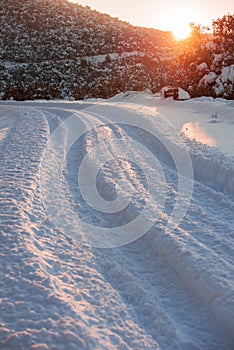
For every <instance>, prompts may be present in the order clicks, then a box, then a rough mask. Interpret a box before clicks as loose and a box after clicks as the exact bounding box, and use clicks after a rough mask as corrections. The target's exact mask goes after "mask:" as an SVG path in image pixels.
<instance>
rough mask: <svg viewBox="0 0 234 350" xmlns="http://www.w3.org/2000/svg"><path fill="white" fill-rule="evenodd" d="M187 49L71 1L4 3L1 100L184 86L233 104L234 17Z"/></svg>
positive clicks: (194, 36)
mask: <svg viewBox="0 0 234 350" xmlns="http://www.w3.org/2000/svg"><path fill="white" fill-rule="evenodd" d="M212 29H213V32H212V33H211V32H210V33H209V34H207V32H206V31H204V30H203V27H201V26H199V25H198V26H196V25H193V27H192V33H191V35H190V37H189V38H187V39H186V40H184V41H181V42H176V41H175V40H174V39H173V36H172V34H171V33H170V32H162V31H159V30H156V29H148V28H140V27H135V26H132V25H130V24H129V23H126V22H123V21H120V20H119V19H118V18H112V17H110V16H109V15H107V14H101V13H99V12H97V11H93V10H91V9H90V8H89V7H83V6H80V5H77V4H73V3H70V2H68V1H67V0H55V1H53V0H36V1H33V0H26V1H23V0H19V1H17V0H1V1H0V99H4V100H7V99H11V98H13V99H16V100H25V99H28V100H31V99H54V98H59V99H63V98H71V99H84V98H88V97H101V98H109V97H111V96H114V95H116V94H117V93H119V92H125V91H128V90H137V91H139V90H145V89H150V90H151V91H152V92H156V91H158V90H160V89H161V88H162V87H163V86H164V85H172V86H180V87H182V88H183V89H185V90H188V91H189V93H190V95H191V96H192V97H197V96H203V95H206V96H212V97H222V98H226V99H234V55H233V52H234V51H233V50H234V15H230V14H228V15H226V16H223V18H219V19H217V20H215V21H213V27H212Z"/></svg>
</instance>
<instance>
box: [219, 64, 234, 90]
mask: <svg viewBox="0 0 234 350" xmlns="http://www.w3.org/2000/svg"><path fill="white" fill-rule="evenodd" d="M225 84H226V85H227V84H231V85H232V87H233V86H234V64H232V65H231V66H228V67H224V68H223V69H222V73H221V75H219V77H218V78H217V79H216V85H215V92H216V94H217V95H220V94H222V93H223V92H224V91H225Z"/></svg>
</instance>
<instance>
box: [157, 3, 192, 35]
mask: <svg viewBox="0 0 234 350" xmlns="http://www.w3.org/2000/svg"><path fill="white" fill-rule="evenodd" d="M197 17H198V16H197V13H196V11H193V9H188V8H183V7H180V8H176V7H175V8H174V9H173V10H172V9H171V10H170V11H168V12H167V14H166V15H165V16H164V17H163V23H162V24H163V27H164V28H167V30H168V31H171V32H172V33H173V35H174V37H175V39H176V40H182V39H186V38H187V37H188V36H189V34H190V33H191V28H190V23H191V22H195V23H196V22H197Z"/></svg>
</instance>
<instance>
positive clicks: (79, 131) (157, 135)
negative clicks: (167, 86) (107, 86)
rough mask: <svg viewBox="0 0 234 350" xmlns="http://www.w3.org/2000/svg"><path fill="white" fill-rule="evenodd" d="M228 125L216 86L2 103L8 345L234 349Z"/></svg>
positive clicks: (233, 169)
mask: <svg viewBox="0 0 234 350" xmlns="http://www.w3.org/2000/svg"><path fill="white" fill-rule="evenodd" d="M233 135H234V102H233V101H225V100H221V99H216V100H213V99H211V98H205V97H204V98H198V99H192V100H188V101H173V99H171V98H169V99H163V98H161V97H160V96H156V95H152V94H150V93H148V92H146V93H135V92H129V93H125V94H120V95H117V96H115V97H113V98H112V99H109V100H99V99H97V100H96V99H95V100H94V99H93V100H87V101H84V102H72V101H54V102H46V101H37V102H36V101H35V102H13V101H12V102H1V103H0V181H1V191H0V200H1V212H0V220H1V221H0V232H1V251H0V257H1V265H0V266H1V267H0V269H1V270H0V271H1V279H0V283H1V285H0V298H1V299H0V308H1V309H0V349H1V350H5V349H11V350H17V349H23V350H25V349H26V350H27V349H32V350H55V349H66V350H67V349H68V350H70V349H74V350H77V349H90V350H94V349H99V350H101V349H106V350H107V349H108V350H110V349H118V350H127V349H134V350H138V349H141V350H147V349H153V350H156V349H163V350H164V349H165V350H170V349H171V350H176V349H181V350H208V349H209V350H221V349H222V350H233V349H234V336H233V334H234V333H233V330H234V282H233V277H234V269H233V257H234V215H233V214H234V203H233V200H234V137H233ZM147 150H148V153H147ZM97 165H98V166H99V169H96V168H95V167H96V166H97ZM80 169H81V171H80ZM82 169H83V170H82ZM93 170H95V171H94V174H95V176H93V174H92V171H93ZM181 179H182V181H181ZM93 182H95V184H96V189H94V187H93ZM119 199H121V200H120V201H119ZM99 200H100V203H101V206H99ZM121 203H125V205H124V206H123V207H121V205H120V204H121ZM126 203H127V204H126ZM146 206H147V211H144V207H146ZM138 216H141V218H142V217H143V220H141V221H137V218H138ZM144 219H145V221H147V220H148V222H149V223H150V227H149V228H148V229H147V230H146V228H147V226H145V225H144ZM131 222H133V223H134V224H133V225H130V223H131ZM145 230H146V232H144V231H145ZM108 234H109V236H108ZM118 235H119V236H118Z"/></svg>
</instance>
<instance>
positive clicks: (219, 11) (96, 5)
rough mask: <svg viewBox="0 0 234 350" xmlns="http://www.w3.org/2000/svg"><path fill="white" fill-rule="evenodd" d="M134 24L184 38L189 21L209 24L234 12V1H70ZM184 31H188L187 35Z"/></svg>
mask: <svg viewBox="0 0 234 350" xmlns="http://www.w3.org/2000/svg"><path fill="white" fill-rule="evenodd" d="M70 1H73V2H76V3H79V4H80V5H83V6H86V5H88V6H90V7H91V8H92V9H95V10H97V11H100V12H102V13H108V14H110V15H111V16H113V17H119V19H122V20H125V21H127V22H130V23H131V24H133V25H137V26H142V27H149V28H150V27H152V28H156V29H161V30H170V31H173V32H174V33H175V34H177V35H178V36H181V37H182V36H183V34H184V36H186V34H188V28H189V23H190V22H195V24H202V25H210V24H211V23H212V19H217V18H218V17H221V16H222V15H223V14H227V13H228V12H229V13H231V14H233V13H234V0H144V1H141V0H139V1H137V0H118V1H110V0H70ZM186 31H187V32H186Z"/></svg>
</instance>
